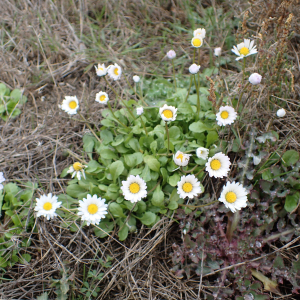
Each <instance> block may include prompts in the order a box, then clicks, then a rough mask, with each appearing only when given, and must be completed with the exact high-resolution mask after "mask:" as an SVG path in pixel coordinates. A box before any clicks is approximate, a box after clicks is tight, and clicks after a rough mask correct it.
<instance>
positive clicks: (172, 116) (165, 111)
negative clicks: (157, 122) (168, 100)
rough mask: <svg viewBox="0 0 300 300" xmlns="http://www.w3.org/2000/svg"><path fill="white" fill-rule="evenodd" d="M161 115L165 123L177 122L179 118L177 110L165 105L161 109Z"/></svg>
mask: <svg viewBox="0 0 300 300" xmlns="http://www.w3.org/2000/svg"><path fill="white" fill-rule="evenodd" d="M159 114H160V116H161V118H162V119H163V120H164V121H175V120H176V117H177V108H175V107H174V106H169V105H167V104H165V105H164V106H163V107H161V108H160V109H159Z"/></svg>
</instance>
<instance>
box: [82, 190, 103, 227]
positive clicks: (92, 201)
mask: <svg viewBox="0 0 300 300" xmlns="http://www.w3.org/2000/svg"><path fill="white" fill-rule="evenodd" d="M107 207H108V204H105V199H102V198H101V197H98V196H97V195H93V196H91V195H90V194H88V195H87V196H86V198H83V199H82V200H79V207H78V211H79V212H78V215H79V216H81V220H82V221H86V222H87V225H90V224H93V225H97V224H99V223H100V221H101V219H103V218H105V215H106V214H107Z"/></svg>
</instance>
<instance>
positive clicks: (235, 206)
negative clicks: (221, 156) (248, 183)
mask: <svg viewBox="0 0 300 300" xmlns="http://www.w3.org/2000/svg"><path fill="white" fill-rule="evenodd" d="M219 201H221V202H223V203H224V204H225V206H226V207H227V208H229V209H230V210H231V211H232V212H233V213H234V212H236V211H237V210H240V209H241V208H242V207H246V206H247V191H246V189H245V188H244V187H243V186H242V185H241V184H240V183H238V182H232V183H230V182H227V183H226V185H225V186H224V187H223V190H222V192H221V195H220V198H219Z"/></svg>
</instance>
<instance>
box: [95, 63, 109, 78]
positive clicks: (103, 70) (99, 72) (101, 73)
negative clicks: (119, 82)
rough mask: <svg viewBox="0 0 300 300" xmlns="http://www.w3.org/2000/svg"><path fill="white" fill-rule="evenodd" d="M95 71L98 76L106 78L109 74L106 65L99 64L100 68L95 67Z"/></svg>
mask: <svg viewBox="0 0 300 300" xmlns="http://www.w3.org/2000/svg"><path fill="white" fill-rule="evenodd" d="M95 69H96V73H97V75H98V76H104V75H106V74H107V68H105V65H104V64H102V65H101V64H98V67H97V66H95Z"/></svg>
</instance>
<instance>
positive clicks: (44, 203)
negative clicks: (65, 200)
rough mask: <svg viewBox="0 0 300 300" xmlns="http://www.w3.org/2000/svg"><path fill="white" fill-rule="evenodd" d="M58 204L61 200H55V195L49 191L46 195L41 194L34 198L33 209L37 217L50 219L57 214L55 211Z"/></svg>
mask: <svg viewBox="0 0 300 300" xmlns="http://www.w3.org/2000/svg"><path fill="white" fill-rule="evenodd" d="M60 205H61V202H58V201H57V196H52V193H49V194H48V195H47V196H46V195H42V196H41V197H40V198H36V206H35V208H34V210H35V211H36V212H37V215H36V216H37V217H40V216H44V217H45V218H46V219H47V220H50V219H51V218H54V217H55V216H57V214H56V213H55V211H56V209H57V208H59V207H60Z"/></svg>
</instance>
